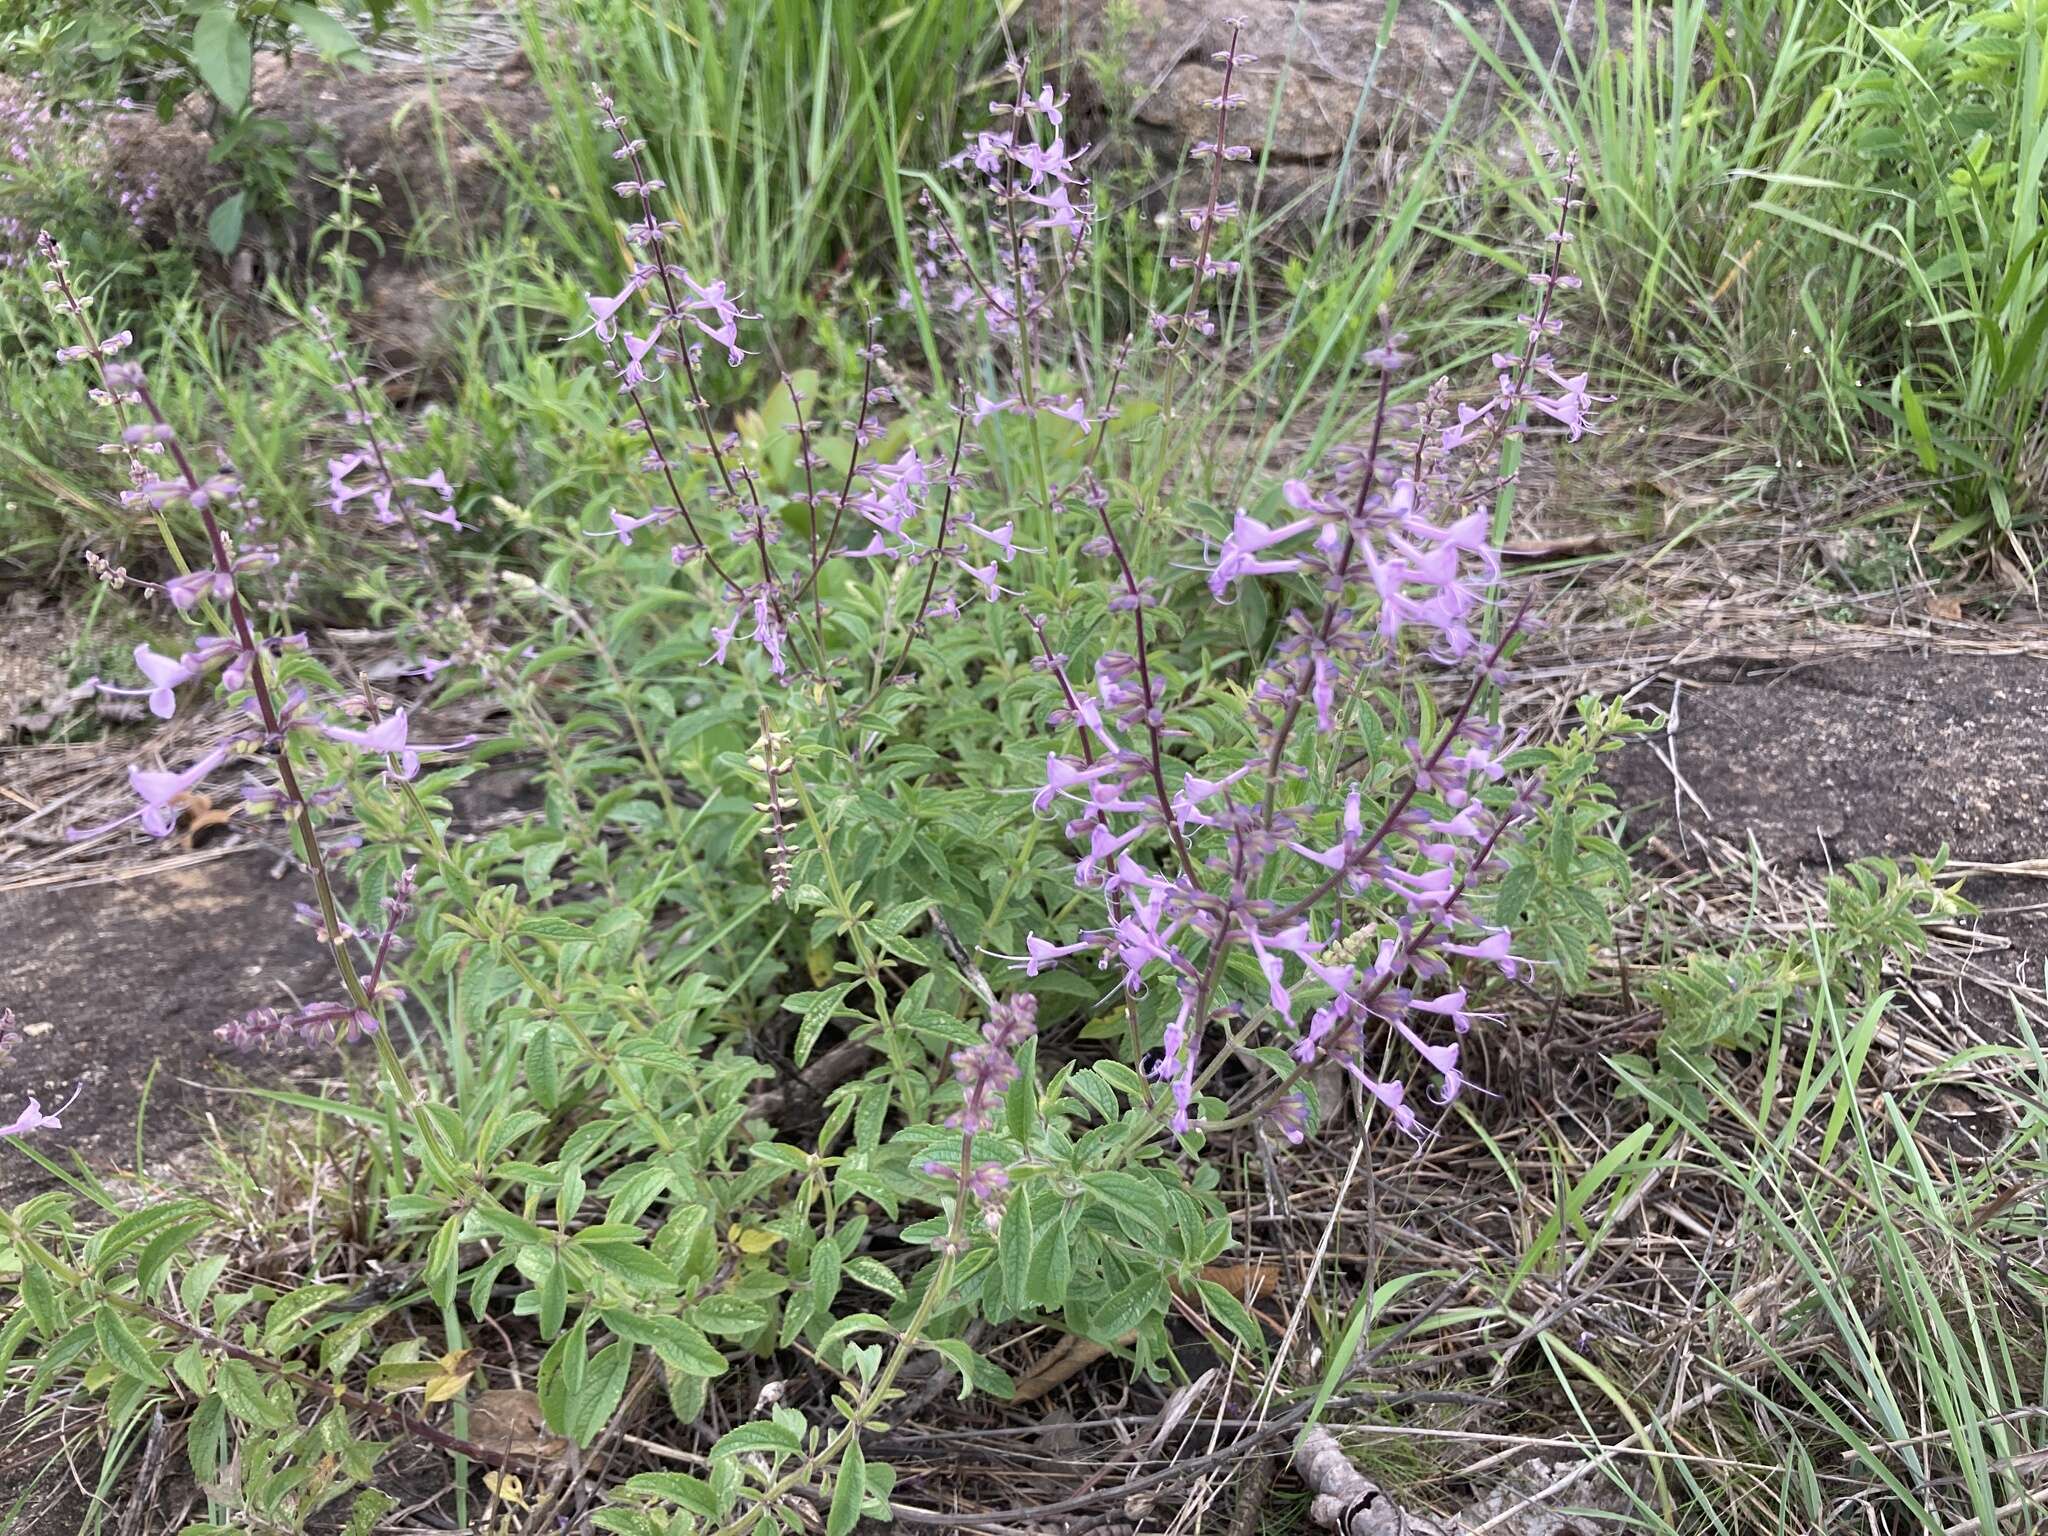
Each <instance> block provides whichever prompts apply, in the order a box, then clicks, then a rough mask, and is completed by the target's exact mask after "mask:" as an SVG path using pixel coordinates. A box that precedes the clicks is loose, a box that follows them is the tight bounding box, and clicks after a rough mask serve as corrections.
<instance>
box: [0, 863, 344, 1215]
mask: <svg viewBox="0 0 2048 1536" xmlns="http://www.w3.org/2000/svg"><path fill="white" fill-rule="evenodd" d="M271 862H272V860H271V859H270V858H268V857H267V856H266V855H264V854H262V853H260V852H257V851H254V850H251V851H247V852H241V853H236V854H234V855H231V856H229V857H226V858H222V859H217V860H214V861H212V862H209V863H206V864H202V865H199V866H197V867H194V868H171V869H161V868H157V867H152V866H148V865H143V866H139V867H136V868H135V869H134V870H133V877H132V878H128V879H122V880H114V881H107V882H104V883H99V884H89V885H70V886H52V887H49V888H44V889H33V888H32V889H29V890H16V891H10V892H6V893H0V934H5V938H4V939H0V984H4V986H5V993H4V997H0V1001H4V1002H5V1004H6V1005H7V1006H9V1007H11V1008H13V1009H14V1011H15V1014H16V1016H17V1018H18V1019H19V1020H20V1022H21V1025H22V1027H23V1032H24V1035H25V1036H26V1038H25V1039H24V1041H23V1044H22V1046H21V1048H20V1050H19V1051H17V1053H16V1057H15V1062H14V1065H13V1066H12V1067H11V1068H9V1069H8V1072H7V1079H6V1089H7V1099H6V1106H7V1112H8V1115H9V1117H10V1118H11V1117H12V1115H13V1113H14V1111H15V1110H17V1109H18V1108H19V1107H20V1103H21V1100H22V1098H23V1096H25V1095H27V1094H30V1093H33V1094H35V1095H36V1096H37V1097H38V1098H40V1099H41V1100H42V1103H43V1108H44V1110H45V1111H46V1112H47V1111H49V1110H51V1109H54V1108H55V1107H56V1106H57V1105H59V1104H62V1103H64V1102H65V1101H66V1100H67V1099H70V1098H71V1095H72V1093H73V1091H74V1090H76V1092H77V1095H78V1096H77V1098H76V1100H75V1101H74V1102H72V1103H71V1106H70V1108H68V1109H67V1110H65V1111H64V1115H63V1121H64V1124H63V1128H62V1130H61V1131H44V1132H41V1133H39V1134H38V1135H37V1136H36V1138H35V1140H34V1145H35V1146H36V1148H37V1150H39V1151H41V1152H42V1153H43V1154H44V1155H45V1156H48V1157H50V1158H52V1159H53V1160H56V1161H58V1162H60V1163H66V1164H68V1163H69V1162H70V1161H71V1159H72V1157H73V1156H74V1155H75V1156H78V1157H82V1158H84V1159H85V1160H86V1161H87V1162H88V1163H89V1164H91V1165H92V1166H93V1167H94V1168H96V1169H99V1170H102V1171H110V1170H129V1171H133V1172H137V1173H142V1174H148V1173H150V1172H151V1171H153V1170H155V1169H157V1168H159V1167H161V1166H162V1165H164V1164H166V1163H168V1162H170V1161H172V1160H173V1159H175V1158H177V1157H178V1156H179V1155H180V1154H181V1153H183V1152H184V1151H186V1150H187V1149H189V1148H190V1147H191V1146H193V1145H194V1144H196V1143H197V1141H198V1140H199V1138H200V1137H201V1136H202V1134H203V1133H204V1119H205V1117H206V1116H207V1115H209V1114H212V1113H215V1112H216V1111H219V1110H220V1109H221V1108H222V1107H223V1105H224V1103H225V1097H224V1096H223V1095H222V1094H221V1092H220V1090H221V1089H223V1088H224V1087H226V1086H227V1085H228V1083H229V1082H230V1080H232V1079H237V1078H240V1077H242V1076H243V1075H244V1074H247V1073H250V1072H256V1073H259V1074H260V1075H262V1076H265V1077H269V1078H271V1079H273V1080H274V1079H275V1078H276V1077H277V1075H278V1073H279V1071H280V1070H281V1069H289V1068H293V1067H296V1068H298V1069H299V1070H303V1071H307V1072H311V1071H318V1070H322V1069H323V1068H322V1066H321V1064H320V1063H319V1062H318V1061H316V1059H315V1054H314V1053H313V1052H310V1051H297V1050H294V1051H290V1052H285V1053H280V1054H279V1055H277V1056H274V1057H270V1058H253V1059H252V1058H250V1057H248V1056H244V1055H241V1054H239V1053H237V1052H234V1051H232V1050H230V1049H229V1048H228V1047H226V1046H225V1045H223V1044H221V1042H219V1041H218V1040H216V1039H215V1038H214V1036H213V1031H214V1029H215V1028H216V1027H217V1026H218V1025H220V1024H221V1023H223V1022H225V1021H226V1020H227V1019H228V1018H230V1017H232V1016H233V1015H235V1014H237V1013H241V1012H243V1011H245V1010H247V1009H250V1008H254V1007H257V1006H258V1005H261V1004H279V1003H285V1002H288V1001H289V1000H290V999H291V998H292V997H293V996H294V995H296V996H299V997H301V998H308V999H310V998H312V997H314V996H317V995H320V993H321V991H322V989H323V987H324V986H325V985H326V982H327V976H326V964H327V962H326V959H325V954H324V951H323V950H322V949H321V947H320V945H319V943H318V942H317V941H316V940H315V938H314V936H313V934H312V933H311V932H310V931H309V930H308V929H306V928H305V927H303V926H301V925H300V924H298V923H296V922H294V921H293V920H292V915H291V903H292V901H293V899H294V898H295V897H296V896H297V895H298V894H299V882H298V880H297V877H296V876H295V875H293V874H292V873H290V872H289V871H288V872H286V873H285V874H284V875H283V876H282V877H280V878H278V879H275V880H273V879H272V878H271V877H270V874H269V872H268V866H269V865H270V863H271ZM145 1093H146V1094H147V1112H146V1116H145V1118H144V1121H143V1125H144V1133H145V1134H144V1138H143V1147H144V1152H143V1155H144V1157H145V1159H146V1162H147V1166H145V1167H142V1168H139V1169H138V1168H135V1167H134V1163H135V1155H136V1150H135V1149H136V1142H137V1136H138V1132H137V1116H138V1114H141V1113H143V1111H144V1097H145ZM48 1182H49V1180H48V1176H47V1175H46V1174H44V1173H43V1171H42V1170H41V1169H40V1168H38V1167H37V1166H36V1165H35V1164H34V1163H32V1162H30V1161H29V1160H28V1159H27V1158H26V1157H23V1156H21V1155H20V1154H19V1153H17V1152H12V1151H9V1152H7V1153H5V1154H0V1201H4V1202H10V1203H11V1202H13V1201H17V1200H20V1199H22V1198H24V1197H25V1196H26V1195H27V1194H29V1193H31V1192H32V1191H33V1190H35V1189H37V1188H41V1187H44V1186H46V1185H47V1184H48Z"/></svg>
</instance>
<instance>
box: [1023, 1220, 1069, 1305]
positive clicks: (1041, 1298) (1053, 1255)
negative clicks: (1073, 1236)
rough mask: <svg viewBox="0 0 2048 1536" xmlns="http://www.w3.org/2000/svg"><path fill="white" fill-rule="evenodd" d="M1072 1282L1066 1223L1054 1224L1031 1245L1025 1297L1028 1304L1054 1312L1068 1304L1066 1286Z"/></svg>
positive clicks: (1025, 1282) (1057, 1222)
mask: <svg viewBox="0 0 2048 1536" xmlns="http://www.w3.org/2000/svg"><path fill="white" fill-rule="evenodd" d="M1073 1280H1074V1259H1073V1254H1072V1252H1071V1251H1070V1249H1069V1248H1068V1244H1067V1224H1066V1223H1065V1222H1064V1221H1054V1222H1053V1223H1052V1224H1051V1226H1050V1227H1049V1228H1048V1229H1047V1230H1046V1231H1043V1232H1041V1233H1039V1234H1038V1241H1037V1242H1036V1243H1034V1244H1033V1245H1032V1249H1031V1263H1030V1265H1029V1268H1028V1271H1027V1273H1026V1275H1025V1279H1024V1290H1025V1295H1026V1296H1027V1298H1028V1299H1029V1300H1030V1302H1031V1305H1033V1306H1034V1307H1037V1308H1039V1309H1040V1310H1042V1311H1046V1312H1057V1311H1059V1310H1060V1309H1061V1308H1062V1307H1064V1306H1066V1304H1067V1287H1068V1286H1070V1285H1071V1284H1072V1283H1073Z"/></svg>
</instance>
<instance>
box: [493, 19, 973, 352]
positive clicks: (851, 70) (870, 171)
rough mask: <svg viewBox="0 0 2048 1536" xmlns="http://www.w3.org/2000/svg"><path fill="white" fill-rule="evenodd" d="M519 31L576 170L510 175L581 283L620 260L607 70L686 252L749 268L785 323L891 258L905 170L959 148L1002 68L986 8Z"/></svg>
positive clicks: (592, 23) (618, 22)
mask: <svg viewBox="0 0 2048 1536" xmlns="http://www.w3.org/2000/svg"><path fill="white" fill-rule="evenodd" d="M521 18H522V21H523V24H524V27H525V31H526V39H527V47H528V56H529V57H530V58H532V59H534V60H535V61H536V64H537V66H538V68H539V72H540V79H541V82H542V84H543V85H544V86H545V88H546V89H547V92H548V95H549V98H550V100H551V102H552V103H553V105H554V107H555V121H556V125H557V127H558V129H559V130H560V143H559V148H560V151H561V155H562V159H561V161H560V162H559V164H558V165H557V164H543V163H540V162H535V163H534V164H533V165H531V166H521V165H518V164H515V165H513V166H512V167H511V171H512V174H513V176H514V178H515V186H516V185H517V184H518V183H519V182H520V181H522V180H523V181H524V182H525V183H526V185H525V186H524V188H523V193H524V198H525V200H527V201H528V202H529V203H530V205H531V207H532V208H533V210H534V212H535V214H536V216H537V217H538V218H539V220H540V221H541V223H542V226H543V227H544V228H545V229H546V231H547V234H548V237H549V243H550V245H551V246H552V247H553V248H554V249H556V250H559V251H561V252H563V253H564V254H565V256H566V257H568V258H569V259H571V260H572V261H574V262H575V263H576V275H577V276H578V277H580V278H582V279H583V280H584V281H586V282H587V281H588V280H589V279H590V277H591V275H592V274H595V273H597V272H603V271H608V270H610V268H611V267H612V265H613V264H614V263H615V262H616V261H617V258H618V247H617V245H616V243H615V242H614V241H613V240H612V239H611V237H610V235H609V230H610V228H611V224H612V219H611V207H612V201H613V194H612V191H611V188H612V184H613V183H614V182H616V181H618V180H619V176H618V174H617V172H618V167H617V165H616V163H615V162H614V161H613V160H612V159H611V151H612V149H613V147H614V146H613V144H612V142H611V140H610V139H609V138H608V137H607V136H606V135H605V134H604V132H603V131H602V129H601V128H600V127H599V126H598V125H596V124H593V123H592V122H591V121H590V119H589V113H588V111H587V110H586V108H587V104H588V91H587V86H586V82H587V81H588V80H589V79H590V78H591V74H592V72H593V71H596V72H601V73H602V75H603V77H604V78H605V80H606V81H607V82H608V83H609V88H610V89H611V90H612V91H613V92H614V93H616V95H617V96H618V97H619V99H620V100H622V101H629V102H631V103H632V104H633V106H634V110H635V113H636V122H637V124H638V130H637V131H638V132H640V133H641V134H643V135H644V136H645V137H646V139H647V141H648V143H649V146H650V149H651V152H652V158H653V161H654V163H655V164H656V165H658V166H660V167H661V174H662V179H663V180H664V181H665V182H666V183H667V186H668V191H669V201H670V202H671V203H672V205H673V206H674V207H675V208H676V209H678V210H679V221H680V226H681V227H680V228H679V229H678V231H677V232H676V235H675V239H676V241H677V242H678V250H679V251H680V252H682V253H686V254H687V255H688V256H689V258H690V259H691V260H693V261H696V262H698V263H700V264H706V265H710V266H716V267H730V266H733V265H735V264H738V265H742V266H744V268H745V269H746V271H747V273H748V277H749V281H750V283H751V286H752V288H753V291H754V292H755V294H756V296H757V298H758V299H759V300H760V301H761V302H762V303H764V304H767V305H771V306H773V310H774V312H775V313H777V314H782V315H795V314H797V313H799V312H800V311H801V309H802V307H803V302H802V301H804V300H806V299H808V298H810V297H812V296H813V290H814V288H815V287H816V285H818V284H820V283H825V284H830V282H831V281H832V280H833V278H834V277H835V275H840V274H847V273H849V272H852V271H854V270H855V269H863V270H865V269H867V268H868V266H869V263H870V259H871V256H872V253H873V252H874V251H875V250H876V249H878V248H880V249H886V248H887V242H888V239H889V230H890V219H891V214H892V211H894V212H895V213H897V214H899V215H900V213H901V208H900V199H901V196H902V193H901V190H900V187H899V185H898V175H899V169H898V168H899V167H900V166H903V165H917V164H921V163H926V162H927V161H928V158H929V157H931V156H932V155H933V153H934V152H935V151H937V150H939V148H940V146H943V145H946V144H949V143H950V142H951V141H952V140H953V139H954V137H955V114H956V113H957V112H958V111H959V110H960V109H961V103H962V102H963V100H966V101H971V100H972V92H973V90H974V89H975V86H976V83H977V82H978V81H982V80H991V79H992V78H993V77H992V76H990V75H989V73H988V71H989V68H990V66H991V65H992V64H993V63H995V62H996V61H997V59H998V58H999V57H1000V55H999V52H998V50H997V47H996V39H997V38H999V35H1000V34H998V33H994V32H992V30H991V28H990V26H989V24H988V17H987V15H986V14H984V13H983V12H981V11H979V10H978V9H977V8H975V7H972V6H950V5H931V6H898V5H886V4H880V3H877V0H821V3H815V0H741V3H739V4H736V5H722V6H714V5H712V4H710V3H708V0H686V3H683V4H679V5H674V6H649V5H645V4H638V3H634V0H574V3H573V4H571V5H568V6H566V7H552V6H550V7H540V6H527V7H525V8H523V9H522V11H521ZM963 93H964V94H963ZM557 176H559V177H560V181H559V184H558V185H557V184H555V182H556V178H557ZM892 205H895V206H894V207H893V209H892Z"/></svg>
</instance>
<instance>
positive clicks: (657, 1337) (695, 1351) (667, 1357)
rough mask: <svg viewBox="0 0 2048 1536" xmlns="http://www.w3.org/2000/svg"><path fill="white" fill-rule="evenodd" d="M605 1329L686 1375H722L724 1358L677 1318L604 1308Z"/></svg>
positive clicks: (707, 1340) (621, 1308)
mask: <svg viewBox="0 0 2048 1536" xmlns="http://www.w3.org/2000/svg"><path fill="white" fill-rule="evenodd" d="M601 1315H602V1317H603V1318H604V1325H605V1327H607V1328H609V1329H611V1331H612V1332H613V1333H616V1334H617V1335H618V1336H619V1337H620V1338H622V1339H631V1340H632V1341H633V1342H634V1343H636V1344H643V1345H645V1346H646V1347H647V1348H649V1349H651V1350H653V1351H654V1353H655V1354H656V1355H657V1356H658V1357H659V1358H660V1360H661V1363H662V1364H663V1365H665V1366H667V1367H668V1368H669V1369H670V1370H672V1371H680V1372H682V1373H683V1374H684V1375H686V1376H707V1377H708V1376H720V1375H723V1374H724V1373H725V1356H724V1355H722V1354H720V1353H719V1352H718V1347H717V1346H716V1345H715V1344H713V1343H712V1342H711V1341H710V1340H709V1339H707V1338H705V1337H704V1334H703V1332H702V1331H701V1330H700V1329H698V1328H696V1327H694V1326H693V1325H691V1324H689V1323H686V1322H684V1321H683V1320H682V1319H681V1318H679V1317H662V1316H650V1315H648V1314H646V1313H641V1312H628V1311H626V1310H625V1309H624V1308H623V1307H607V1308H605V1309H604V1311H603V1313H602V1314H601Z"/></svg>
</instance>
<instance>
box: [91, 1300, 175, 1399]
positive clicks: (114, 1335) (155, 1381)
mask: <svg viewBox="0 0 2048 1536" xmlns="http://www.w3.org/2000/svg"><path fill="white" fill-rule="evenodd" d="M92 1331H93V1337H95V1338H96V1339H98V1340H99V1343H100V1348H101V1349H102V1350H104V1351H105V1352H106V1356H107V1359H109V1360H110V1361H112V1362H113V1363H114V1365H115V1366H117V1367H118V1368H119V1369H120V1370H121V1371H122V1373H123V1374H125V1375H129V1376H133V1377H134V1378H135V1379H136V1380H137V1381H146V1382H148V1383H149V1384H150V1385H151V1386H162V1385H163V1382H164V1373H163V1369H162V1367H160V1366H159V1365H158V1364H157V1363H156V1360H155V1358H154V1357H153V1356H152V1355H151V1354H150V1352H149V1346H148V1345H146V1344H144V1343H143V1342H142V1340H141V1339H139V1338H138V1337H136V1334H135V1330H134V1329H133V1328H131V1327H130V1326H129V1325H128V1320H127V1319H126V1318H124V1317H123V1316H122V1315H121V1314H120V1313H119V1312H116V1311H115V1310H114V1309H113V1308H112V1307H110V1306H107V1305H105V1304H102V1305H101V1306H100V1308H99V1310H98V1311H97V1312H96V1313H95V1314H94V1316H93V1320H92Z"/></svg>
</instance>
